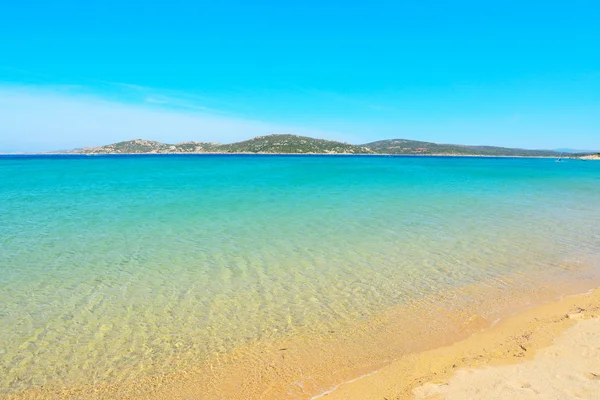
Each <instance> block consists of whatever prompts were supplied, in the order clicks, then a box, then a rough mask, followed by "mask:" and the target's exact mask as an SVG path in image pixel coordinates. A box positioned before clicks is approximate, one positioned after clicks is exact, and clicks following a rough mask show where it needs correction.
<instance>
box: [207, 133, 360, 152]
mask: <svg viewBox="0 0 600 400" xmlns="http://www.w3.org/2000/svg"><path fill="white" fill-rule="evenodd" d="M219 151H221V152H225V153H293V154H297V153H324V154H371V153H372V151H371V150H369V149H367V148H365V147H361V146H355V145H353V144H348V143H342V142H336V141H333V140H325V139H313V138H309V137H306V136H296V135H267V136H257V137H255V138H254V139H250V140H245V141H243V142H237V143H232V144H224V145H221V146H220V147H219Z"/></svg>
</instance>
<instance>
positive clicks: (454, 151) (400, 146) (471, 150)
mask: <svg viewBox="0 0 600 400" xmlns="http://www.w3.org/2000/svg"><path fill="white" fill-rule="evenodd" d="M363 146H365V147H368V148H369V149H371V150H373V151H374V152H376V153H382V154H447V155H482V156H526V157H554V156H558V155H559V153H557V152H555V151H551V150H525V149H511V148H507V147H494V146H467V145H458V144H439V143H431V142H420V141H416V140H406V139H390V140H380V141H377V142H371V143H367V144H364V145H363Z"/></svg>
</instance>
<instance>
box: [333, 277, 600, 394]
mask: <svg viewBox="0 0 600 400" xmlns="http://www.w3.org/2000/svg"><path fill="white" fill-rule="evenodd" d="M582 321H592V324H590V325H588V326H585V327H577V325H578V324H580V323H581V322H582ZM599 321H600V288H596V289H593V290H590V291H588V292H585V293H582V294H578V295H570V296H566V297H565V298H563V299H561V300H559V301H555V302H550V303H546V304H543V305H540V306H536V307H533V308H531V309H528V310H526V311H523V312H520V313H517V314H515V315H513V316H511V317H509V318H506V319H504V320H502V321H499V322H498V323H497V324H495V325H494V326H492V327H490V328H489V329H486V330H484V331H482V332H478V333H476V334H474V335H472V336H470V337H469V338H467V339H465V340H462V341H460V342H457V343H454V344H452V345H449V346H444V347H439V348H436V349H432V350H429V351H425V352H422V353H420V354H416V355H410V356H407V357H405V358H402V359H400V360H397V361H395V362H393V363H391V364H390V365H387V366H386V367H384V368H382V369H381V370H379V371H377V373H375V374H372V375H369V376H365V377H360V378H358V379H356V380H353V381H351V382H346V383H343V384H340V385H339V387H337V388H335V390H332V391H331V392H329V393H328V396H327V398H328V399H380V398H394V399H413V398H414V399H438V398H448V399H451V398H464V397H460V396H465V391H466V390H467V388H468V387H469V386H471V385H472V383H473V380H472V379H473V376H474V374H479V375H483V374H484V373H486V374H487V375H488V377H487V379H488V381H486V382H485V383H488V384H489V383H490V381H491V379H490V378H489V375H490V374H493V373H496V372H497V371H504V372H506V369H504V370H502V369H501V367H502V366H506V365H515V364H523V363H524V362H527V361H531V360H534V359H535V358H536V355H537V354H538V353H539V352H541V351H545V350H546V349H550V350H552V348H551V347H550V346H554V343H555V341H557V340H562V341H563V342H564V341H565V340H564V339H565V337H568V336H570V335H571V333H572V332H575V330H573V329H575V328H578V329H579V330H582V329H585V334H587V335H588V336H591V335H594V336H597V337H599V336H600V324H599V323H598V322H599ZM574 327H575V328H574ZM573 345H574V344H573V343H571V342H567V343H566V345H565V344H563V347H565V346H566V347H567V349H566V350H567V351H570V350H574V349H570V348H569V346H573ZM573 357H574V358H575V362H578V361H579V360H577V359H576V356H573ZM527 367H528V366H525V365H524V366H523V367H522V368H521V369H520V370H519V371H521V372H520V373H521V374H523V372H522V371H523V369H524V368H527ZM484 368H485V369H484ZM538 368H539V366H538ZM541 368H542V369H551V368H553V366H552V365H543V366H542V367H541ZM495 369H497V371H496V370H495ZM511 371H512V370H511ZM515 371H516V370H515ZM594 372H595V371H591V372H590V373H591V375H590V378H589V379H591V380H596V379H597V377H596V376H595V374H594ZM510 373H512V375H509V376H510V377H512V378H514V380H515V381H518V380H519V376H518V375H517V376H515V372H509V374H510ZM538 373H539V371H538ZM467 374H469V377H468V378H467V377H465V376H466V375H467ZM505 375H506V374H505ZM461 379H462V380H461ZM465 380H466V381H467V382H465ZM452 384H454V386H455V387H451V389H453V391H451V390H450V389H449V388H448V386H449V385H452ZM456 386H457V388H456ZM522 388H524V389H528V388H529V386H528V384H527V383H524V384H523V386H522ZM457 390H458V391H460V392H457ZM497 391H498V389H497V388H494V389H493V391H492V388H490V387H484V389H482V390H481V392H478V393H479V395H480V396H481V398H492V393H496V392H497ZM448 393H449V394H448ZM452 394H454V396H455V397H452ZM443 395H448V397H440V396H443ZM477 398H479V397H477ZM494 398H496V397H494ZM536 398H537V397H536ZM584 398H585V397H584Z"/></svg>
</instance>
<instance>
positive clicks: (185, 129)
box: [0, 85, 340, 151]
mask: <svg viewBox="0 0 600 400" xmlns="http://www.w3.org/2000/svg"><path fill="white" fill-rule="evenodd" d="M173 102H176V99H173V98H171V97H168V98H167V97H165V98H161V97H156V96H154V97H149V98H147V99H146V102H145V104H144V103H137V104H132V103H120V102H116V101H108V100H105V99H102V98H100V97H97V96H93V95H89V94H80V93H76V92H73V91H72V90H70V89H69V90H65V89H64V88H58V87H54V88H43V87H28V86H14V85H12V86H0V151H47V150H57V149H69V148H73V147H84V146H96V145H103V144H108V143H113V142H118V141H122V140H129V139H134V138H144V139H150V140H158V141H162V142H167V143H177V142H181V141H189V140H196V141H215V142H221V143H227V142H232V141H237V140H244V139H249V138H251V137H254V136H258V135H265V134H269V133H275V132H289V133H294V134H299V135H307V136H314V137H331V136H337V137H339V136H340V135H339V134H336V133H334V134H333V135H332V134H330V133H328V132H323V131H317V130H310V129H302V128H294V127H286V126H281V125H278V124H271V123H267V122H261V121H254V120H249V119H243V118H237V117H231V116H225V115H218V114H215V113H211V112H207V111H206V109H205V108H204V107H202V105H196V106H195V107H187V109H185V110H181V109H173V108H164V107H163V105H171V103H173Z"/></svg>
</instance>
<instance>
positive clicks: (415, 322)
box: [0, 155, 600, 398]
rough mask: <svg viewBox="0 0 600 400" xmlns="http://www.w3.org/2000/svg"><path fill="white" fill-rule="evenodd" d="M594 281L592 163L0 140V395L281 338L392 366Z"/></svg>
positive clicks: (184, 364)
mask: <svg viewBox="0 0 600 400" xmlns="http://www.w3.org/2000/svg"><path fill="white" fill-rule="evenodd" d="M599 278H600V162H594V161H580V160H574V159H564V160H563V161H562V162H556V160H554V159H532V158H491V157H411V156H397V157H396V156H393V157H391V156H349V155H340V156H333V155H328V156H317V155H314V156H309V155H302V156H299V155H102V156H83V155H3V156H0V398H1V397H2V396H19V395H23V396H26V395H27V393H29V392H32V391H38V392H40V391H44V390H50V392H48V393H53V394H51V395H48V397H53V398H58V397H56V396H58V395H57V393H70V392H68V390H70V388H71V389H73V388H88V389H89V388H94V387H100V386H102V385H108V386H110V387H119V385H128V384H129V383H131V382H138V383H139V382H143V380H144V379H148V378H152V377H158V378H156V379H157V380H158V382H163V380H164V381H167V380H168V379H169V376H171V375H173V374H176V375H178V374H181V373H182V371H183V372H185V371H194V374H202V373H203V372H202V371H205V370H204V369H203V368H202V366H203V365H215V364H214V363H213V361H214V360H224V359H226V358H227V357H230V356H231V355H232V354H235V357H233V356H231V357H230V359H231V360H234V361H231V362H235V360H239V359H241V358H243V354H244V352H245V351H246V352H249V354H250V353H252V354H258V353H256V352H257V350H256V349H259V348H268V347H269V346H270V344H273V343H284V342H285V343H294V341H295V340H302V341H303V342H304V343H316V342H314V341H318V340H321V339H323V340H326V341H328V343H337V345H336V346H337V347H336V348H337V349H339V350H341V351H340V352H338V353H336V354H338V355H337V356H336V357H337V358H336V359H335V360H333V361H331V362H334V363H335V362H339V363H344V362H345V361H344V360H347V358H346V359H345V358H344V357H346V356H344V352H343V349H344V346H345V344H344V343H346V342H347V341H348V340H349V338H354V339H352V340H353V342H352V348H353V349H363V350H364V354H365V357H367V353H369V352H371V353H372V354H374V353H373V352H375V353H377V354H380V353H381V354H387V355H389V357H388V358H389V359H388V360H386V362H387V361H390V359H392V358H394V357H400V356H402V354H405V353H406V352H410V351H416V350H421V349H425V348H428V347H431V346H433V345H435V343H436V342H435V338H439V339H440V340H441V342H443V341H444V340H443V339H444V338H447V337H449V336H448V335H449V334H450V335H454V334H456V332H464V333H465V334H467V333H469V332H472V331H474V330H477V329H484V328H485V327H486V326H489V325H491V324H493V323H494V322H495V321H497V320H498V318H502V317H503V316H505V315H507V313H510V312H511V311H512V310H514V309H517V308H519V307H525V306H527V305H530V304H533V303H535V302H536V301H541V299H544V300H546V299H550V298H553V299H555V298H558V297H560V296H564V295H568V294H574V293H576V292H579V291H583V290H588V289H590V288H592V287H596V286H598V282H599ZM410 310H412V311H413V312H411V311H410ZM423 310H428V312H423ZM444 313H447V316H450V315H452V316H457V315H459V316H460V318H458V317H452V318H450V317H447V318H446V317H444ZM402 315H410V318H407V319H402ZM390 319H391V320H394V321H395V322H394V324H392V325H393V330H392V329H391V328H390V326H391V325H389V324H388V325H386V324H385V323H384V322H382V321H384V320H385V321H387V320H390ZM373 321H376V323H375V325H369V324H373ZM473 321H479V322H477V323H472V322H473ZM434 325H435V326H434ZM365 326H375V328H373V329H371V330H368V335H366V334H364V332H366V331H365V328H364V327H365ZM384 326H385V328H382V327H384ZM359 327H362V328H359ZM377 327H378V328H377ZM417 327H418V331H419V332H430V333H431V332H433V333H431V334H425V335H424V336H421V335H419V334H418V332H417V330H416V329H417ZM356 331H361V332H363V333H362V334H361V335H359V336H353V332H356ZM378 334H385V335H386V340H380V341H377V335H378ZM425 336H426V337H427V338H428V339H427V342H426V343H425V342H424V341H425ZM300 338H302V339H300ZM361 338H363V339H361ZM365 338H369V339H368V340H375V341H376V343H378V346H369V345H366V344H365V345H364V346H362V345H361V342H360V340H367V339H365ZM421 338H423V340H420V339H421ZM311 341H313V342H311ZM320 343H321V342H320ZM373 343H375V342H373ZM388 345H389V349H386V348H385V347H386V346H388ZM261 346H262V347H261ZM375 347H377V349H375ZM382 347H383V349H382ZM251 349H254V350H251ZM284 350H285V349H284ZM353 351H354V350H353ZM321 356H323V355H322V354H321V353H318V352H315V353H314V354H310V357H312V358H315V359H318V358H319V357H321ZM377 357H379V356H377ZM369 359H374V358H373V357H371V358H369ZM261 362H263V360H262V359H260V358H256V359H255V365H254V367H255V368H259V364H260V363H261ZM382 362H383V361H382ZM250 364H252V363H250ZM357 364H358V363H357ZM361 365H362V364H361ZM365 365H366V364H365ZM363 366H364V365H363ZM358 372H359V371H358V370H357V371H356V372H355V373H358ZM360 372H361V373H365V372H368V368H366V367H365V368H363V370H361V371H360ZM348 374H351V372H348ZM309 375H310V372H307V373H305V376H304V377H303V379H305V381H309V380H310V379H311V377H310V376H309ZM322 375H323V374H321V378H322ZM178 376H179V375H178ZM350 376H351V375H348V377H350ZM294 379H295V378H294ZM339 379H341V378H339ZM315 382H316V381H315ZM319 382H320V383H318V384H317V383H314V384H313V385H312V386H310V385H309V386H310V388H311V389H310V390H309V389H306V387H305V389H303V392H302V393H304V394H302V393H300V392H299V390H300V389H297V388H296V389H293V388H291V389H290V392H289V393H290V398H310V395H315V394H318V393H319V392H320V391H323V390H326V389H327V385H333V384H335V382H329V383H327V384H326V383H324V382H322V380H321V381H319ZM292 383H293V382H291V383H290V384H292ZM295 384H296V385H297V386H302V385H301V384H299V383H298V382H295ZM108 386H107V387H108ZM88 389H86V390H88ZM51 390H54V392H52V391H51ZM60 390H62V391H64V390H67V392H59V391H60ZM73 390H75V389H73ZM90 390H91V389H90ZM294 390H296V392H294ZM311 390H312V392H311ZM32 393H33V392H32ZM40 393H41V392H40ZM90 393H91V392H90ZM304 395H306V396H304ZM294 396H295V397H294ZM303 396H304V397H303ZM59 397H60V396H59ZM65 398H69V397H68V396H67V395H65ZM200 398H201V397H200Z"/></svg>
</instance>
